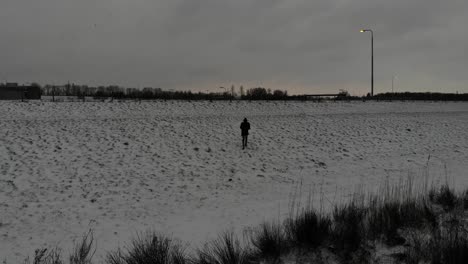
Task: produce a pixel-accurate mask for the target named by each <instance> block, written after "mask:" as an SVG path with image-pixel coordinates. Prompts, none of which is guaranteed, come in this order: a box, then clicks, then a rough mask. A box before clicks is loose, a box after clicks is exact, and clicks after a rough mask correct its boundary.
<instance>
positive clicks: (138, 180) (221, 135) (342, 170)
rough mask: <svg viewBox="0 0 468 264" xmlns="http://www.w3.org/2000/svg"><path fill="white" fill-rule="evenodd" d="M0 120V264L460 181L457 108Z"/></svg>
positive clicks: (183, 105) (42, 105)
mask: <svg viewBox="0 0 468 264" xmlns="http://www.w3.org/2000/svg"><path fill="white" fill-rule="evenodd" d="M0 113H1V116H0V212H1V215H0V241H1V247H0V256H1V258H2V259H1V261H4V260H5V261H7V262H5V263H19V262H21V261H23V260H24V259H25V258H26V257H28V256H33V255H34V250H35V249H37V248H43V247H49V248H50V247H60V248H63V250H64V253H68V252H69V251H71V249H72V247H73V243H75V242H76V241H78V240H79V239H81V236H82V235H83V234H84V233H86V232H87V231H88V230H93V232H94V237H95V240H96V243H97V247H96V248H97V249H96V254H95V256H94V259H95V260H97V261H102V260H103V259H104V257H105V255H106V253H108V251H110V250H114V249H116V248H117V247H125V246H126V245H127V244H128V243H129V241H131V239H132V238H134V237H135V236H136V235H138V234H139V233H141V232H145V231H148V230H153V231H156V232H158V233H162V234H166V235H169V236H171V237H175V238H178V239H181V240H182V241H184V242H187V243H189V244H190V245H189V248H196V247H198V246H200V245H202V243H204V242H206V241H207V240H210V239H213V238H216V237H217V236H218V234H219V233H221V232H223V231H226V230H234V232H235V233H236V234H239V235H242V233H243V232H245V230H246V229H248V228H251V227H254V226H257V225H259V224H260V223H262V222H263V221H270V220H275V219H277V220H282V219H284V218H285V217H287V215H288V213H289V211H290V209H291V202H292V200H296V201H297V200H300V199H302V198H304V197H306V196H313V197H319V198H313V199H314V203H318V204H320V206H322V207H323V210H329V209H331V208H333V206H335V205H337V204H340V203H343V202H345V201H348V200H349V199H350V197H351V194H353V193H355V192H356V191H357V190H365V191H369V192H372V191H376V190H377V188H379V187H381V186H383V185H384V184H385V183H386V182H392V183H398V182H401V180H402V179H403V180H405V179H407V178H408V177H412V178H414V179H415V180H414V181H415V182H418V183H422V182H424V181H429V182H430V183H434V184H436V185H439V184H443V183H446V182H448V183H449V184H450V186H452V187H453V188H455V189H456V190H462V189H465V188H466V187H467V186H468V178H467V174H466V172H467V171H468V162H467V160H468V140H467V138H468V133H467V131H468V122H467V120H468V104H467V103H464V102H373V101H368V102H360V101H357V102H327V101H324V102H299V101H297V102H296V101H291V102H284V101H277V102H273V101H270V102H267V101H259V102H249V101H232V102H229V101H214V102H209V101H192V102H190V101H162V100H161V101H142V102H138V101H137V102H128V101H127V102H118V101H114V102H85V103H81V102H58V103H57V102H56V103H53V102H42V101H30V102H27V103H26V102H25V103H21V102H18V101H2V102H0ZM244 118H247V119H248V120H249V122H250V123H251V130H250V136H249V143H248V147H247V148H246V149H245V150H242V145H241V144H242V142H241V136H240V129H239V126H240V123H241V121H242V120H243V119H244ZM319 200H320V202H319ZM97 263H99V262H97Z"/></svg>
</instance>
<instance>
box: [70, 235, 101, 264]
mask: <svg viewBox="0 0 468 264" xmlns="http://www.w3.org/2000/svg"><path fill="white" fill-rule="evenodd" d="M95 252H96V249H95V247H94V236H93V233H92V231H89V232H88V233H87V234H85V235H84V236H83V238H82V240H81V242H80V243H79V244H77V245H76V246H75V250H74V251H73V253H72V254H71V255H70V264H91V260H92V258H93V256H94V253H95Z"/></svg>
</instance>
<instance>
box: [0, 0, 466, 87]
mask: <svg viewBox="0 0 468 264" xmlns="http://www.w3.org/2000/svg"><path fill="white" fill-rule="evenodd" d="M467 11H468V3H467V2H466V1H464V0H447V1H440V0H437V1H436V0H392V1H390V0H385V1H384V0H316V1H310V0H287V1H286V0H283V1H280V0H269V1H267V0H256V1H252V0H236V1H234V0H230V1H227V0H199V1H193V0H161V1H152V0H132V1H130V0H80V1H75V0H41V1H33V0H2V3H1V8H0V34H1V36H2V41H0V62H1V63H0V80H2V81H3V80H4V79H8V80H9V81H14V80H17V81H38V82H41V83H51V82H56V83H57V82H58V83H63V82H66V81H68V80H70V81H72V82H77V83H89V84H112V83H114V84H121V85H126V86H138V85H139V86H146V85H151V86H159V87H163V88H167V89H192V90H207V89H216V87H219V86H230V85H231V84H234V85H236V86H239V85H241V84H243V85H244V87H253V86H259V85H262V86H268V87H271V88H273V89H276V88H277V89H288V90H289V91H290V92H293V93H294V92H296V93H302V92H311V93H312V92H335V91H337V90H338V89H348V90H349V91H351V92H352V93H355V94H363V93H365V92H366V91H367V89H368V87H369V79H370V56H369V55H370V39H369V38H370V36H369V35H368V34H361V33H359V32H358V30H359V29H360V28H362V27H369V28H372V29H373V30H374V31H375V70H376V73H375V74H376V75H375V76H376V91H377V92H382V91H388V90H389V89H390V88H389V87H390V83H391V78H392V76H393V75H394V74H397V75H398V76H399V78H398V84H397V88H398V89H400V90H411V91H427V90H428V91H451V92H453V91H460V92H468V86H467V85H466V84H467V77H466V72H468V64H467V63H466V62H467V61H468V55H467V53H466V47H467V42H468V30H467V29H466V26H465V25H467V24H468V18H467V16H466V13H467Z"/></svg>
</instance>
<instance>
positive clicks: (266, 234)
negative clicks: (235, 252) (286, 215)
mask: <svg viewBox="0 0 468 264" xmlns="http://www.w3.org/2000/svg"><path fill="white" fill-rule="evenodd" d="M250 240H251V243H252V245H253V247H254V255H256V257H257V258H260V259H265V260H267V261H273V262H274V261H276V260H278V259H279V258H280V257H281V256H282V255H284V254H286V253H288V251H289V245H288V241H287V239H286V235H285V232H284V229H283V228H282V226H281V225H280V224H277V223H263V224H261V225H260V226H259V227H258V228H257V229H254V230H253V232H252V233H251V235H250Z"/></svg>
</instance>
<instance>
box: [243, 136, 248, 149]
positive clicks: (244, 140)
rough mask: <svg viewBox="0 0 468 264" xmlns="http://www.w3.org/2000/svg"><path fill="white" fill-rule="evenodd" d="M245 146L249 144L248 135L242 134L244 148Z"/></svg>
mask: <svg viewBox="0 0 468 264" xmlns="http://www.w3.org/2000/svg"><path fill="white" fill-rule="evenodd" d="M245 146H247V137H246V136H242V149H244V148H245Z"/></svg>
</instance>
